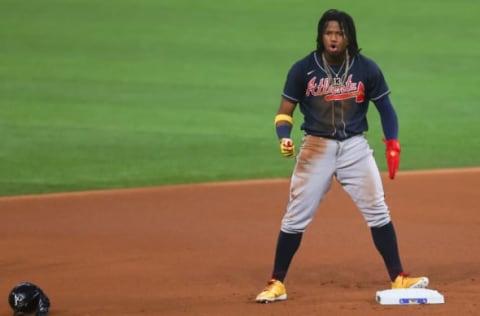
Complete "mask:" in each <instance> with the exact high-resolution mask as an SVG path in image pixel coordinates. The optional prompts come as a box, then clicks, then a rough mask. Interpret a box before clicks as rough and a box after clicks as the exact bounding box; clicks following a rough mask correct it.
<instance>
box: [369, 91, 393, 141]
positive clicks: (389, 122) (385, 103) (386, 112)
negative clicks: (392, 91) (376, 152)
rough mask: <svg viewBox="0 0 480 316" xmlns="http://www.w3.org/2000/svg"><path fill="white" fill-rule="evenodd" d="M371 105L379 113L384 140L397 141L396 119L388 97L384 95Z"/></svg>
mask: <svg viewBox="0 0 480 316" xmlns="http://www.w3.org/2000/svg"><path fill="white" fill-rule="evenodd" d="M373 103H374V104H375V107H376V108H377V110H378V112H379V113H380V120H381V122H382V128H383V134H384V135H385V139H387V140H388V139H398V118H397V113H396V112H395V109H394V108H393V105H392V102H390V97H389V96H388V95H384V96H383V97H381V98H380V99H378V100H375V101H373Z"/></svg>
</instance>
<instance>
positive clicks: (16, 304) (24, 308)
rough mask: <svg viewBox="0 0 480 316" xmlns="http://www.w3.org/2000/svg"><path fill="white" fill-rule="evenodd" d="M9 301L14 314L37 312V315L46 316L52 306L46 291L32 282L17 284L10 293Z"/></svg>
mask: <svg viewBox="0 0 480 316" xmlns="http://www.w3.org/2000/svg"><path fill="white" fill-rule="evenodd" d="M8 303H9V304H10V307H11V308H12V309H13V315H17V313H25V314H30V313H35V315H36V316H46V315H47V314H48V309H49V307H50V300H49V299H48V297H47V296H46V295H45V293H44V292H43V291H42V290H41V289H40V288H39V287H38V286H36V285H35V284H33V283H30V282H22V283H19V284H17V285H15V287H14V288H13V289H12V290H11V291H10V294H9V295H8Z"/></svg>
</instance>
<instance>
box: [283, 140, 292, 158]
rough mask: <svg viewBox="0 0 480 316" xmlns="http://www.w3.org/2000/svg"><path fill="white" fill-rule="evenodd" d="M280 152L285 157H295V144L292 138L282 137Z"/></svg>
mask: <svg viewBox="0 0 480 316" xmlns="http://www.w3.org/2000/svg"><path fill="white" fill-rule="evenodd" d="M280 152H281V153H282V156H283V157H287V158H290V157H294V156H295V144H293V140H291V139H290V138H282V139H280Z"/></svg>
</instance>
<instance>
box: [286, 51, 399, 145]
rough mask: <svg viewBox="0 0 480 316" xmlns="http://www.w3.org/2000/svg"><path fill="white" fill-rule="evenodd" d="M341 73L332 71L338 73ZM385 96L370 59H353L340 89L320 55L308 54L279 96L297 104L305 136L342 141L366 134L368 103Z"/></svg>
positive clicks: (384, 86) (380, 77) (380, 76)
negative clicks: (301, 116)
mask: <svg viewBox="0 0 480 316" xmlns="http://www.w3.org/2000/svg"><path fill="white" fill-rule="evenodd" d="M343 66H344V65H343ZM344 69H345V68H341V67H340V66H337V67H336V68H335V67H333V70H334V71H335V72H337V71H339V72H340V73H342V72H344ZM389 93H390V90H389V88H388V86H387V83H386V82H385V78H384V77H383V74H382V72H381V70H380V68H379V67H378V66H377V64H376V63H375V62H374V61H372V60H371V59H369V58H367V57H365V56H363V55H361V54H357V55H355V56H353V57H352V59H351V60H350V68H349V71H348V74H347V76H346V77H345V79H344V83H343V85H342V86H341V87H340V86H335V85H334V84H333V83H331V82H330V80H329V79H328V76H327V72H326V71H325V66H324V65H323V62H322V58H321V55H319V54H318V53H316V52H312V53H310V54H309V55H308V56H306V57H304V58H303V59H301V60H299V61H297V62H296V63H295V64H294V65H293V66H292V68H290V71H289V72H288V76H287V80H286V82H285V87H284V90H283V94H282V96H283V97H284V98H286V99H288V100H290V101H292V102H295V103H299V104H300V111H301V112H302V113H303V116H304V122H303V124H302V126H301V128H302V130H304V131H305V133H307V134H311V135H315V136H323V137H330V138H336V139H346V138H349V137H351V136H354V135H358V134H362V133H363V132H365V131H367V130H368V122H367V111H368V104H369V102H370V100H371V101H375V100H378V99H380V98H382V97H383V96H385V95H387V94H389Z"/></svg>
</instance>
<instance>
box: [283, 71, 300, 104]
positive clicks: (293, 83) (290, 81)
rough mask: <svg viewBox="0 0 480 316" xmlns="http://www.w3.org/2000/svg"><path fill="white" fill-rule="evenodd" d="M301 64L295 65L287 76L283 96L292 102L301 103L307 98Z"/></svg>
mask: <svg viewBox="0 0 480 316" xmlns="http://www.w3.org/2000/svg"><path fill="white" fill-rule="evenodd" d="M303 68H304V67H303V65H302V63H301V62H297V63H295V64H294V65H293V66H292V67H291V68H290V70H289V71H288V74H287V79H286V81H285V85H284V87H283V93H282V96H283V97H284V98H286V99H288V100H290V101H292V102H295V103H300V102H301V101H302V99H303V97H304V96H305V76H304V75H303V74H304V71H303Z"/></svg>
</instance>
